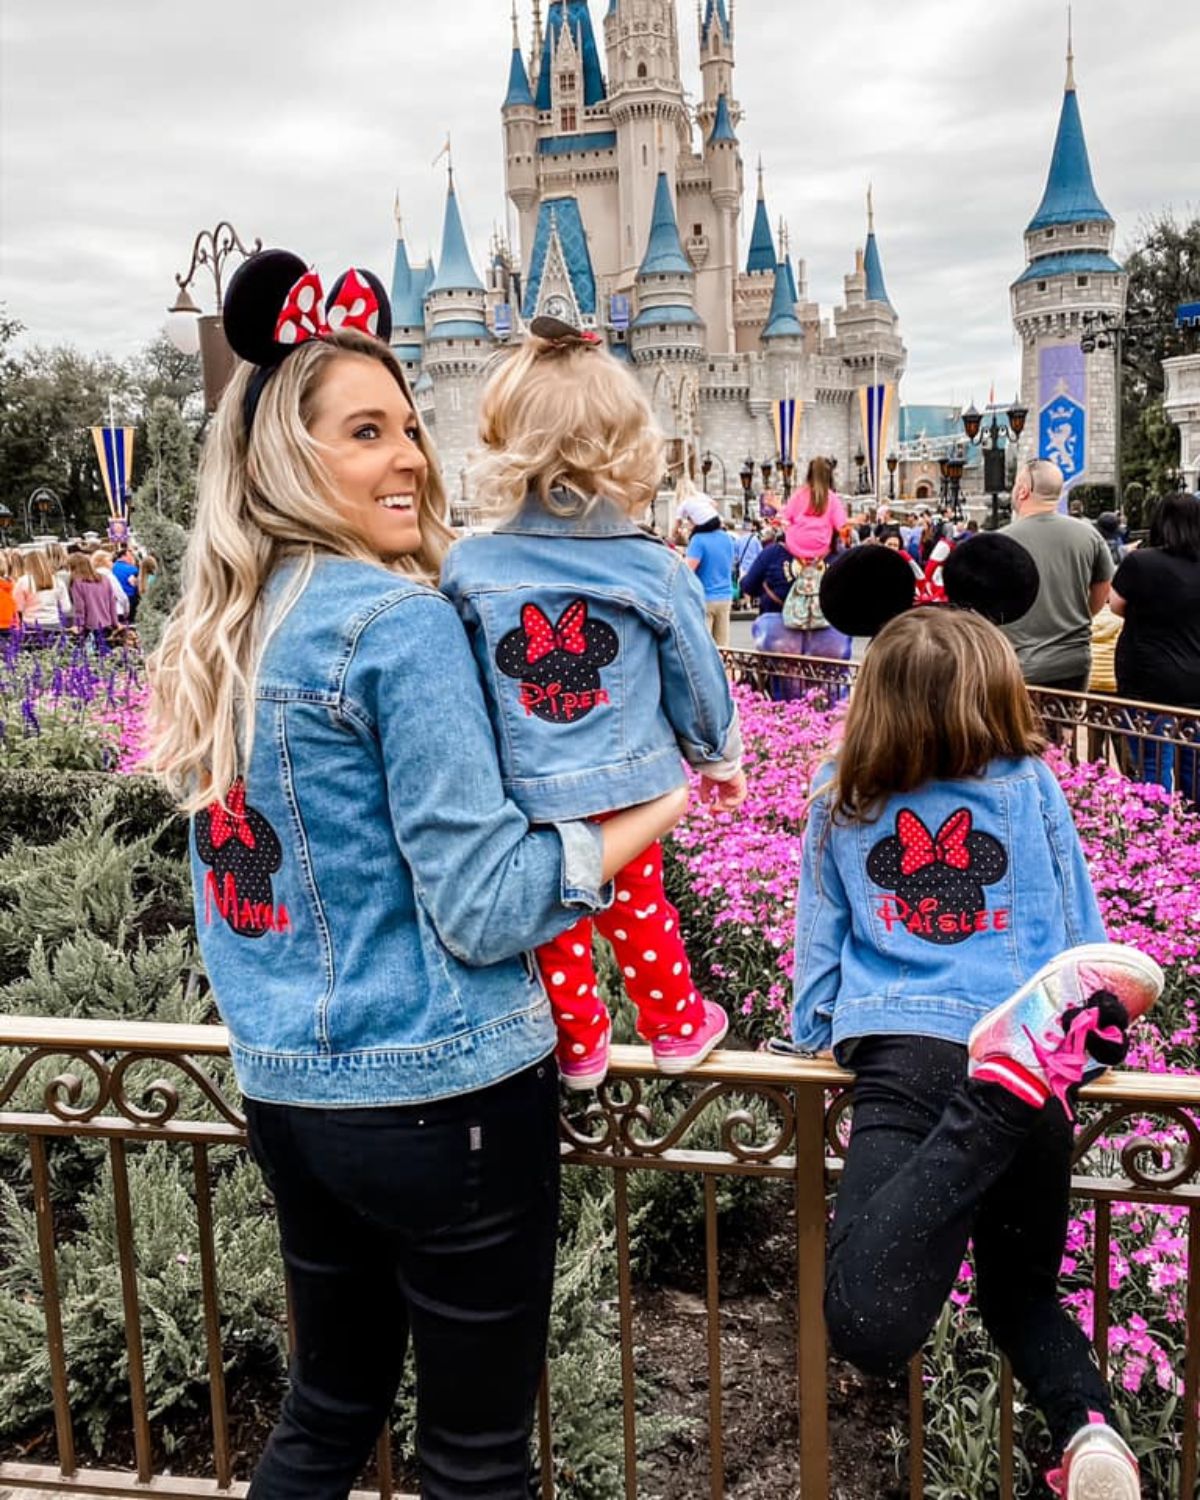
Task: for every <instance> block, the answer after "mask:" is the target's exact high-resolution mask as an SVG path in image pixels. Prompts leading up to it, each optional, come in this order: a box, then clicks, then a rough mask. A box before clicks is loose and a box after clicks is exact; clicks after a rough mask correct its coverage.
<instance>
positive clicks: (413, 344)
mask: <svg viewBox="0 0 1200 1500" xmlns="http://www.w3.org/2000/svg"><path fill="white" fill-rule="evenodd" d="M424 301H425V267H424V266H417V267H415V268H414V267H413V266H412V265H411V264H410V262H409V259H408V246H407V245H406V244H405V243H404V225H403V223H402V222H401V219H400V204H399V201H397V203H396V253H395V255H394V257H393V259H392V289H391V304H392V353H393V354H394V355H395V356H396V358H397V359H398V360H399V361H400V363H401V365H402V366H403V368H404V373H405V374H406V375H407V376H408V378H409V380H410V382H411V381H413V380H415V379H416V378H417V376H418V374H419V373H420V369H421V358H422V355H423V353H424V348H425V306H424Z"/></svg>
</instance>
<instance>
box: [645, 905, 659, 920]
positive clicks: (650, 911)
mask: <svg viewBox="0 0 1200 1500" xmlns="http://www.w3.org/2000/svg"><path fill="white" fill-rule="evenodd" d="M657 910H658V902H657V901H652V902H651V903H650V905H649V906H648V907H647V908H646V915H647V916H648V917H652V916H653V915H654V913H655V912H656V911H657Z"/></svg>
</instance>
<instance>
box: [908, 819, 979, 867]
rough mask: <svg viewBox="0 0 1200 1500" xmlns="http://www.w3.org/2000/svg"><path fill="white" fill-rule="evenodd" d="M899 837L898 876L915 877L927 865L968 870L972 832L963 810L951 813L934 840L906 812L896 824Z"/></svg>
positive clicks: (918, 821) (920, 824)
mask: <svg viewBox="0 0 1200 1500" xmlns="http://www.w3.org/2000/svg"><path fill="white" fill-rule="evenodd" d="M896 832H897V833H898V834H899V835H900V847H901V849H902V850H903V853H902V854H901V856H900V872H901V874H903V875H915V874H916V873H917V871H918V870H923V869H924V868H925V866H926V865H949V866H950V868H951V869H952V870H969V869H970V867H971V851H970V849H968V848H967V837H968V835H969V834H970V832H971V814H970V813H969V812H968V811H967V810H966V808H960V809H959V810H958V812H956V813H951V815H950V816H949V817H948V818H947V819H946V821H945V822H944V823H943V824H942V826H941V827H940V828H939V829H938V831H937V837H936V838H935V837H933V836H932V835H931V834H930V832H929V829H928V828H926V827H925V825H924V823H922V822H921V820H920V818H918V817H917V815H916V813H911V812H909V811H908V810H907V808H906V809H905V810H904V812H902V813H901V814H900V816H899V818H897V820H896Z"/></svg>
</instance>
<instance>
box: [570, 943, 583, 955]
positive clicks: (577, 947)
mask: <svg viewBox="0 0 1200 1500" xmlns="http://www.w3.org/2000/svg"><path fill="white" fill-rule="evenodd" d="M571 952H572V953H573V954H574V955H575V957H576V958H582V957H583V955H584V952H585V949H584V946H583V944H582V943H575V944H573V945H572V947H571Z"/></svg>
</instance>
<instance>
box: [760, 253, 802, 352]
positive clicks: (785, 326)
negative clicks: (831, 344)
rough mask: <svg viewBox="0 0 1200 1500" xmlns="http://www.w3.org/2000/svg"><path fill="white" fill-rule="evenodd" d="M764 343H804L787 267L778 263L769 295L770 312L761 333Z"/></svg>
mask: <svg viewBox="0 0 1200 1500" xmlns="http://www.w3.org/2000/svg"><path fill="white" fill-rule="evenodd" d="M762 338H763V342H764V343H768V342H771V343H777V342H779V341H781V340H784V339H796V340H799V341H800V342H801V343H803V341H804V329H803V328H801V326H800V319H799V318H798V317H797V316H796V297H795V292H794V291H793V282H792V278H791V274H790V272H789V270H788V267H787V266H786V265H785V264H784V262H783V261H779V262H778V263H777V264H776V267H775V286H774V290H773V291H772V293H771V312H770V315H769V317H768V318H767V323H766V327H765V328H764V329H763V331H762Z"/></svg>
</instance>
